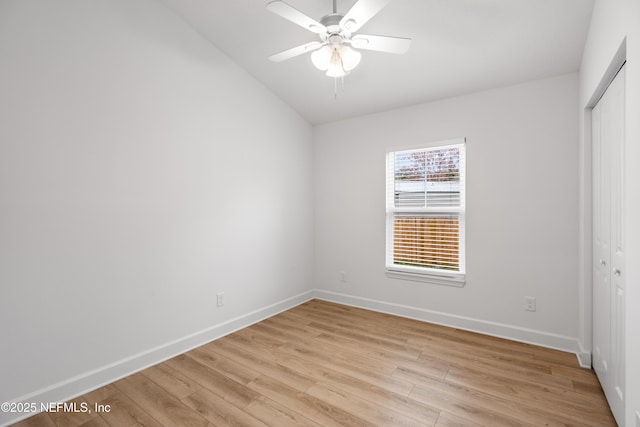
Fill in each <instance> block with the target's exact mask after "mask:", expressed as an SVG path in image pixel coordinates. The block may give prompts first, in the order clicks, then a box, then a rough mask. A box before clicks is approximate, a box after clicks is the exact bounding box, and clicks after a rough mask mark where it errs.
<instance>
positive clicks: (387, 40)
mask: <svg viewBox="0 0 640 427" xmlns="http://www.w3.org/2000/svg"><path fill="white" fill-rule="evenodd" d="M351 46H353V47H355V48H356V49H366V50H375V51H378V52H387V53H397V54H403V53H406V52H407V51H408V50H409V46H411V39H407V38H404V37H388V36H371V35H368V34H358V35H355V36H353V37H352V38H351Z"/></svg>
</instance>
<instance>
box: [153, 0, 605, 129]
mask: <svg viewBox="0 0 640 427" xmlns="http://www.w3.org/2000/svg"><path fill="white" fill-rule="evenodd" d="M161 1H162V2H164V3H165V4H166V5H167V6H169V7H170V8H171V9H173V10H174V11H175V12H176V13H178V14H179V15H180V16H182V17H183V18H184V19H185V20H186V21H187V22H188V23H189V24H190V25H192V26H193V27H194V28H195V29H196V30H197V31H199V32H200V33H201V34H203V35H204V36H205V37H206V38H207V39H209V40H210V41H211V42H212V43H213V44H214V45H215V46H217V47H218V48H219V49H221V50H222V51H224V52H225V53H226V54H227V55H228V56H229V57H231V59H233V60H234V61H235V62H236V63H238V64H239V65H240V66H242V67H243V68H244V69H246V70H247V71H248V72H249V73H250V74H251V75H253V76H254V77H255V78H256V79H257V80H259V81H261V82H262V83H263V84H264V85H265V86H266V87H268V88H269V89H270V90H271V91H273V92H274V93H275V94H277V95H278V96H279V97H280V98H281V99H283V100H284V101H285V102H286V103H288V104H289V105H290V106H291V107H293V108H294V109H295V110H296V111H298V112H299V113H300V115H302V116H303V117H304V118H306V119H307V120H308V121H309V122H311V123H312V124H320V123H325V122H329V121H334V120H339V119H344V118H349V117H354V116H358V115H362V114H367V113H372V112H378V111H385V110H390V109H393V108H397V107H402V106H407V105H412V104H417V103H422V102H427V101H432V100H436V99H442V98H447V97H451V96H457V95H462V94H465V93H470V92H476V91H480V90H484V89H489V88H494V87H501V86H508V85H511V84H516V83H520V82H525V81H531V80H536V79H540V78H545V77H549V76H554V75H559V74H564V73H569V72H573V71H577V70H578V68H579V66H580V60H581V58H582V50H583V46H584V43H585V38H586V34H587V29H588V26H589V20H590V17H591V10H592V9H593V0H394V1H392V2H391V3H390V4H389V5H388V6H387V7H386V8H384V9H383V10H382V11H381V12H380V13H379V14H378V15H376V16H375V17H374V18H373V19H371V20H370V21H369V22H368V23H367V24H366V25H365V26H364V27H362V29H361V30H360V31H359V32H360V33H364V34H377V35H388V36H400V37H409V38H412V39H413V42H412V45H411V48H410V49H409V52H408V53H407V54H405V55H393V54H385V53H378V52H372V51H362V62H361V63H360V65H359V66H358V68H356V69H355V70H354V71H353V72H352V73H351V74H350V75H349V76H347V77H346V78H345V80H344V87H343V86H342V84H341V82H340V81H338V83H339V87H338V92H337V99H334V79H332V78H329V77H326V76H325V75H324V74H323V73H322V72H321V71H319V70H317V69H316V68H314V66H313V64H312V63H311V60H310V57H309V55H302V56H299V57H296V58H293V59H290V60H288V61H285V62H281V63H273V62H271V61H269V60H268V59H267V57H268V56H269V55H271V54H274V53H277V52H280V51H283V50H286V49H288V48H291V47H294V46H298V45H300V44H303V43H307V42H311V41H315V40H317V36H316V35H315V34H313V33H311V32H308V31H306V30H304V29H303V28H301V27H298V26H296V25H295V24H292V23H291V22H289V21H286V20H284V19H283V18H281V17H279V16H277V15H275V14H273V13H271V12H269V11H267V10H266V9H265V6H266V4H267V3H268V0H161ZM286 1H287V3H289V4H290V5H292V6H293V7H295V8H296V9H298V10H300V11H302V12H304V13H305V14H307V15H309V16H311V17H313V18H315V19H317V20H319V19H320V18H321V17H322V16H323V15H326V14H327V13H329V12H331V8H332V1H331V0H286ZM354 3H355V0H338V11H339V12H341V13H345V12H346V11H347V10H348V9H349V8H350V7H351V6H352V5H353V4H354Z"/></svg>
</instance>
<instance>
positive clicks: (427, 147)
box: [385, 138, 466, 287]
mask: <svg viewBox="0 0 640 427" xmlns="http://www.w3.org/2000/svg"><path fill="white" fill-rule="evenodd" d="M454 146H456V147H459V148H460V149H461V155H460V181H459V182H460V206H459V207H420V208H411V207H402V208H398V207H396V206H395V203H394V200H395V168H394V167H393V166H392V165H391V164H390V162H393V164H395V155H396V154H397V153H403V152H412V151H432V150H438V149H444V148H449V147H454ZM385 174H386V178H385V184H386V187H385V203H386V212H385V216H386V219H385V222H386V231H385V232H386V242H385V271H386V275H387V276H388V277H391V278H396V279H404V280H412V281H418V282H429V283H434V284H440V285H447V286H456V287H462V286H464V285H465V283H466V247H465V246H466V245H465V241H466V232H465V231H466V230H465V229H466V138H458V139H451V140H446V141H439V142H433V143H429V144H420V145H418V146H413V147H406V148H392V149H387V150H386V169H385ZM397 214H417V215H424V214H442V215H452V214H454V215H456V216H457V217H458V221H459V231H458V233H459V237H458V251H459V252H458V265H459V271H448V270H444V269H437V268H427V267H416V266H407V265H396V264H394V263H393V258H394V218H395V217H396V215H397Z"/></svg>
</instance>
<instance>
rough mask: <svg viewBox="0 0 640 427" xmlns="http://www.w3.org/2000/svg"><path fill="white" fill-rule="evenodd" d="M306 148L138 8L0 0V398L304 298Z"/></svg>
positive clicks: (177, 30)
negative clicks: (221, 301) (221, 298)
mask: <svg viewBox="0 0 640 427" xmlns="http://www.w3.org/2000/svg"><path fill="white" fill-rule="evenodd" d="M311 143H312V130H311V126H310V125H309V124H308V123H307V122H306V121H304V120H303V119H301V118H300V117H299V116H298V115H297V113H295V112H294V111H293V110H291V109H290V108H289V107H288V106H286V105H285V104H284V103H283V102H281V101H280V100H279V99H278V98H276V97H275V96H274V95H273V94H272V93H271V92H269V91H268V90H266V89H265V88H264V87H263V86H261V85H260V84H259V83H257V82H256V81H255V80H254V79H252V78H251V77H249V75H248V74H247V73H246V72H245V71H244V70H242V69H241V68H239V67H238V66H237V65H235V64H234V63H233V62H231V61H230V60H229V59H228V58H227V57H226V56H224V55H223V54H222V53H221V52H220V51H218V50H216V49H215V48H214V47H213V46H212V45H211V44H210V43H209V42H207V41H205V40H204V39H203V38H202V37H201V36H200V35H198V34H197V33H196V32H195V31H193V30H192V29H191V28H190V27H188V26H187V25H186V24H184V23H183V22H182V21H181V20H180V19H179V18H178V17H177V16H176V15H175V14H173V13H172V12H170V11H169V10H167V9H166V8H165V7H164V6H161V5H159V4H158V3H157V2H155V1H152V0H93V1H84V0H58V1H55V2H51V1H46V0H3V1H2V2H0V218H1V220H0V325H2V328H0V347H1V350H0V359H1V363H0V401H6V400H10V399H14V398H18V397H20V396H23V397H24V396H25V395H29V396H30V395H31V394H32V393H35V396H38V395H39V394H38V393H41V392H46V391H47V388H48V387H51V386H53V388H54V389H56V388H58V389H59V390H58V394H55V393H54V394H50V395H46V396H47V397H48V398H56V399H60V398H67V397H69V395H60V393H63V391H62V390H63V389H64V390H66V391H64V393H69V394H73V393H77V392H79V391H82V390H78V387H80V386H81V385H78V384H80V383H82V382H80V383H76V385H75V386H73V387H70V388H64V387H65V384H66V382H68V380H69V379H71V380H72V381H73V380H74V376H80V377H82V376H84V375H88V374H91V373H92V372H94V370H101V369H103V368H105V366H107V365H109V364H116V365H117V364H118V363H121V362H122V361H125V359H127V358H130V357H132V356H135V355H140V354H146V353H145V352H148V351H150V350H154V351H155V350H157V346H161V347H162V346H165V345H167V343H173V344H175V342H173V340H180V339H183V338H184V337H192V338H193V335H192V334H197V333H198V332H200V331H203V330H207V328H211V327H213V326H215V325H220V324H222V323H223V322H226V321H229V320H230V319H235V318H236V317H237V316H242V315H246V314H247V313H251V312H252V311H253V310H258V309H262V308H264V307H266V306H268V305H270V304H274V303H277V302H281V301H283V300H286V299H287V298H290V297H294V296H296V295H299V294H301V293H304V292H308V291H310V290H311V288H312V286H311V285H312V263H313V257H312V250H313V248H312V245H311V241H312V237H313V228H312V221H313V211H312V207H313V203H312V202H313V200H312V196H311V192H312V190H313V188H312V175H311V166H312V159H311V155H312V149H311ZM217 292H225V299H226V305H225V307H223V308H221V309H216V307H215V295H216V293H217ZM196 338H197V337H196ZM195 341H197V339H196V340H195ZM195 341H192V342H190V345H195ZM179 347H180V346H177V347H174V348H173V350H179ZM160 353H162V352H160ZM160 353H158V352H156V353H154V354H153V355H152V356H153V357H157V356H158V354H160ZM152 356H149V357H148V358H147V360H146V362H145V363H152V362H153V361H154V360H153V357H152ZM156 361H157V360H156ZM140 363H142V362H140ZM129 368H131V369H133V368H136V366H135V364H134V365H131V366H129ZM110 372H112V373H111V375H113V372H115V371H110ZM76 379H77V378H76ZM109 379H113V378H109V375H106V376H105V377H104V378H102V380H104V381H107V380H109ZM61 381H62V383H59V382H61ZM92 381H93V380H92ZM82 384H83V385H82V386H87V385H90V386H95V385H97V384H92V383H91V381H88V383H87V382H85V383H82ZM67 385H68V384H67ZM54 391H55V390H54ZM45 394H46V393H45ZM0 424H2V419H0Z"/></svg>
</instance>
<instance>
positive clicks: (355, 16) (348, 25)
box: [340, 0, 391, 33]
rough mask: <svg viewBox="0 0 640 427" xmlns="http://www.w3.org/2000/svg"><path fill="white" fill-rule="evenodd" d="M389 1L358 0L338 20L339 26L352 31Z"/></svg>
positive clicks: (389, 0) (356, 29)
mask: <svg viewBox="0 0 640 427" xmlns="http://www.w3.org/2000/svg"><path fill="white" fill-rule="evenodd" d="M390 2H391V0H358V1H357V2H356V4H354V5H353V7H351V9H350V10H349V12H347V14H346V15H344V17H343V18H342V19H341V20H340V27H341V28H343V29H345V30H347V31H349V32H350V33H354V32H356V31H358V29H360V27H362V26H363V25H364V24H366V23H367V21H368V20H369V19H371V18H373V17H374V16H375V14H376V13H378V12H380V11H381V10H382V8H384V7H385V6H386V5H387V4H389V3H390Z"/></svg>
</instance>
